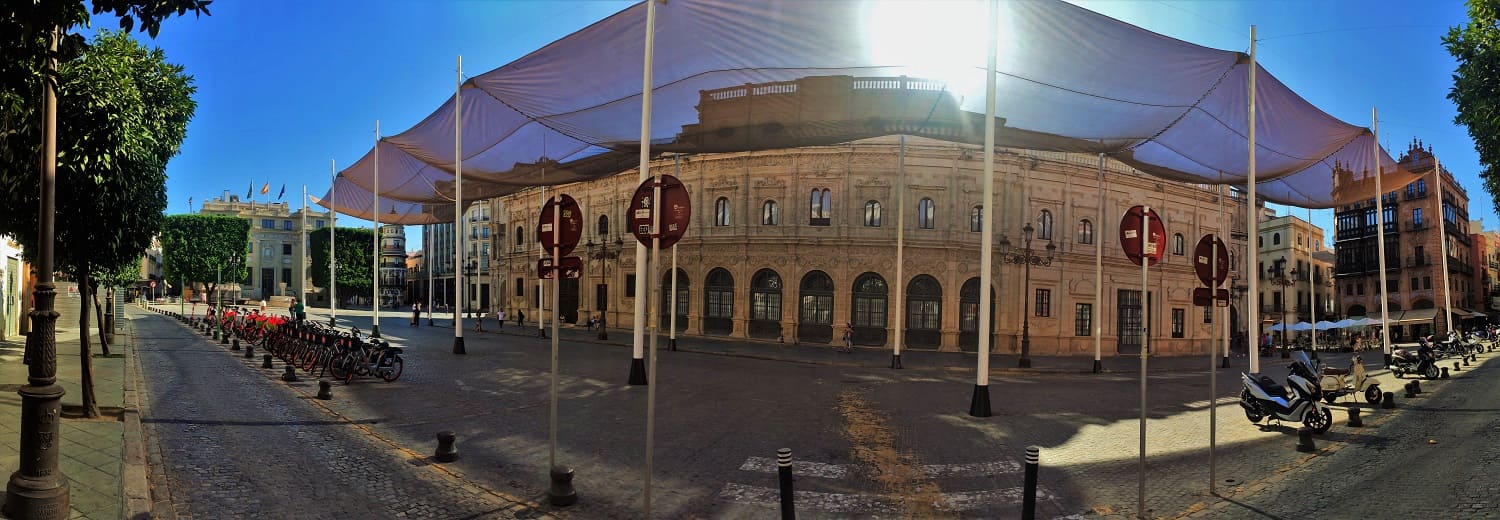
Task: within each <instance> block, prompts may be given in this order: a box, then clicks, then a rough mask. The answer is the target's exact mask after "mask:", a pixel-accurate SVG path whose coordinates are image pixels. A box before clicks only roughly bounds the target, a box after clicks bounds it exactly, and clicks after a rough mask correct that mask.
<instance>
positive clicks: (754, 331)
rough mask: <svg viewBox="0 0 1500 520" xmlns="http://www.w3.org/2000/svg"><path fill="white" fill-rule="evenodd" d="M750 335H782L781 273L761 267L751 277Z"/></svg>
mask: <svg viewBox="0 0 1500 520" xmlns="http://www.w3.org/2000/svg"><path fill="white" fill-rule="evenodd" d="M750 337H752V338H763V339H772V338H780V337H781V275H779V274H776V271H772V270H770V269H761V270H759V271H756V272H755V276H754V277H751V278H750Z"/></svg>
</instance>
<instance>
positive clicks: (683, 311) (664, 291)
mask: <svg viewBox="0 0 1500 520" xmlns="http://www.w3.org/2000/svg"><path fill="white" fill-rule="evenodd" d="M689 283H690V281H689V280H688V275H687V272H685V271H683V270H682V269H678V270H677V332H682V331H685V330H687V321H688V320H687V317H688V284H689ZM656 315H657V316H659V317H661V328H663V329H666V328H669V327H671V326H672V321H671V320H672V276H671V274H669V273H662V274H661V311H660V312H658V313H657V314H656Z"/></svg>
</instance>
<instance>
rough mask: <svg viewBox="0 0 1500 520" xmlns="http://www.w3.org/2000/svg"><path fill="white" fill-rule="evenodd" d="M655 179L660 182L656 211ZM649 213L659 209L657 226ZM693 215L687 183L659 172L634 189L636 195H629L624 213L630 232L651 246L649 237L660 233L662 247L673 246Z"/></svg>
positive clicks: (644, 243)
mask: <svg viewBox="0 0 1500 520" xmlns="http://www.w3.org/2000/svg"><path fill="white" fill-rule="evenodd" d="M658 181H659V182H660V183H661V204H660V209H659V212H658V211H656V210H657V209H658V208H657V206H658V204H656V201H655V200H654V197H655V189H654V188H655V187H656V185H655V183H656V182H658ZM652 213H659V215H660V217H661V223H660V225H659V226H652V223H651V215H652ZM692 215H693V211H692V205H691V204H690V202H689V201H688V191H687V186H684V185H683V184H682V181H679V180H677V178H676V177H673V176H671V175H662V176H659V177H655V178H651V179H646V181H645V182H642V183H641V185H640V187H638V188H636V189H635V196H634V197H632V198H631V199H630V209H629V210H628V211H627V212H626V214H625V216H626V225H628V226H629V227H630V233H631V234H633V235H635V239H636V240H639V241H640V242H641V244H643V245H645V246H646V247H650V246H651V239H652V238H656V237H660V238H661V248H662V249H666V248H669V247H672V244H676V243H677V241H678V240H681V239H682V235H683V234H684V233H687V227H688V224H689V223H690V221H691V218H692Z"/></svg>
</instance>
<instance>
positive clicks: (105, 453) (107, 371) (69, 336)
mask: <svg viewBox="0 0 1500 520" xmlns="http://www.w3.org/2000/svg"><path fill="white" fill-rule="evenodd" d="M58 303H59V304H62V305H73V306H75V307H74V309H71V310H73V313H72V314H76V305H77V300H69V299H67V298H59V300H58ZM67 310H68V309H64V310H63V311H64V316H63V317H62V318H61V319H60V320H59V322H58V330H57V364H58V367H57V379H58V384H60V385H62V387H63V389H64V390H65V391H66V392H67V393H66V394H64V395H63V398H62V404H63V420H62V423H61V426H60V434H61V441H60V442H59V444H58V450H59V454H60V460H59V467H60V469H61V470H62V472H63V474H64V475H67V477H68V479H69V480H70V481H71V485H72V489H71V497H70V505H71V507H72V512H71V514H70V516H69V517H70V518H73V519H93V520H106V519H108V520H114V519H119V518H133V517H132V516H131V515H130V513H129V512H128V511H126V509H127V507H126V506H125V503H124V500H123V498H122V497H123V496H124V495H125V493H124V488H125V484H124V482H125V480H124V479H122V475H123V474H125V473H126V472H127V471H129V469H128V466H129V465H127V464H126V463H125V458H124V451H125V443H124V440H123V439H124V438H125V429H126V428H125V426H126V423H125V421H124V419H123V417H124V416H125V415H126V410H127V405H126V391H125V388H126V379H127V376H126V372H127V367H126V359H125V356H124V355H123V352H125V350H126V348H127V342H128V341H130V339H131V336H132V334H131V332H130V331H131V329H130V323H129V322H128V321H125V322H123V323H122V327H121V328H120V329H119V331H118V332H117V333H116V335H115V344H114V345H111V352H112V354H113V355H111V356H110V357H107V358H106V357H102V356H101V354H100V349H99V344H98V339H99V338H98V332H97V329H96V328H94V329H93V330H92V332H93V335H92V336H91V337H90V344H91V348H92V352H93V353H94V358H93V366H94V385H95V388H94V395H95V397H96V398H97V399H98V403H99V408H100V411H101V412H102V413H103V416H102V417H100V418H98V419H85V418H83V417H82V416H81V409H82V402H83V401H82V397H81V396H82V394H81V391H80V389H79V382H80V366H79V359H80V358H79V341H78V325H77V320H76V318H73V317H71V316H70V315H69V314H70V313H68V312H67ZM91 328H92V327H91ZM24 351H25V338H24V337H20V338H15V339H14V340H6V341H0V468H3V470H4V472H5V475H6V477H7V478H8V477H9V475H10V474H11V473H13V472H14V471H15V470H16V468H17V467H19V459H20V453H19V452H20V448H19V446H20V439H21V433H20V427H21V397H20V395H18V394H17V393H16V391H17V390H18V389H20V387H21V386H23V385H24V384H25V383H26V368H27V367H26V365H24V364H23V363H22V361H21V357H22V354H23V353H24ZM137 431H138V428H137ZM137 484H138V485H144V479H142V481H141V482H138V483H137Z"/></svg>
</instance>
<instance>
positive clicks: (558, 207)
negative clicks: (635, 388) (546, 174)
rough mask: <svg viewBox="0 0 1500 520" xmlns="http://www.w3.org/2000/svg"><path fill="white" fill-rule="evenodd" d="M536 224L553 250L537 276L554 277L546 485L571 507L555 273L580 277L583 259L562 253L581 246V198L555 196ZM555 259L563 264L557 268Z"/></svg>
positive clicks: (553, 498)
mask: <svg viewBox="0 0 1500 520" xmlns="http://www.w3.org/2000/svg"><path fill="white" fill-rule="evenodd" d="M536 226H537V234H538V235H540V236H541V238H542V246H543V247H544V248H546V249H547V251H549V252H551V253H552V258H543V259H542V260H540V261H539V262H537V266H536V272H537V276H539V277H541V278H543V279H549V280H552V302H553V304H552V305H553V308H552V391H551V394H552V395H551V401H552V414H551V424H550V432H551V435H550V437H551V438H550V439H549V441H550V442H549V444H550V448H551V451H550V453H549V455H548V463H549V474H550V480H551V485H550V486H548V488H547V495H548V497H547V498H548V500H549V501H550V502H551V503H552V505H555V506H568V505H573V504H574V503H575V502H577V501H578V494H577V493H576V492H574V491H573V487H572V482H573V468H567V467H561V466H558V465H557V321H558V320H557V318H558V313H559V312H560V311H561V310H562V308H561V307H560V306H558V304H557V302H558V301H559V300H558V293H559V292H561V289H560V284H561V283H562V280H558V279H557V276H556V273H557V271H558V270H559V269H560V270H561V271H562V272H563V276H564V277H566V278H577V277H578V271H579V269H581V268H582V267H583V262H582V260H580V259H579V258H578V257H575V256H569V257H565V256H563V255H566V254H568V253H570V252H572V251H573V248H574V247H577V246H578V239H579V237H582V236H583V212H582V211H581V210H579V208H578V201H576V200H573V197H569V196H567V195H554V196H553V197H551V198H549V199H547V204H546V205H545V206H543V207H542V214H541V215H540V217H539V218H538V219H537V224H536ZM559 259H560V260H559ZM554 261H557V264H560V265H557V266H556V267H554V263H553V262H554ZM537 319H538V320H541V319H542V316H541V313H540V312H538V313H537Z"/></svg>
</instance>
